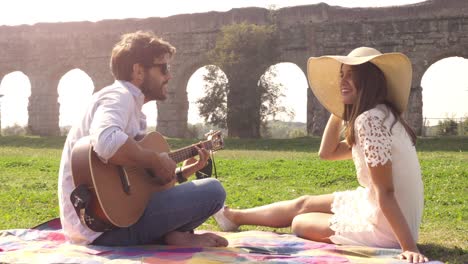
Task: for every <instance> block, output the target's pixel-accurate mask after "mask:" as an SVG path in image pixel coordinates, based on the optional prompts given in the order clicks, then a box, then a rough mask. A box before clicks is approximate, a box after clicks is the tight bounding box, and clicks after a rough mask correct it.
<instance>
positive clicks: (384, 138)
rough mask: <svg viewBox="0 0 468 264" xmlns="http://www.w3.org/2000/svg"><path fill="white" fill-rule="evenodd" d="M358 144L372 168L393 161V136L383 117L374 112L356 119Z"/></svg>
mask: <svg viewBox="0 0 468 264" xmlns="http://www.w3.org/2000/svg"><path fill="white" fill-rule="evenodd" d="M355 128H356V129H355V133H356V143H357V144H359V146H360V147H361V148H362V150H363V152H364V159H365V161H366V163H367V164H369V165H370V166H371V167H376V166H377V165H379V164H380V165H385V164H386V163H387V162H388V161H392V136H391V133H390V131H389V129H388V128H387V127H386V126H385V124H384V118H383V116H381V115H379V114H378V113H376V112H374V111H372V110H371V111H367V112H364V113H362V114H361V115H360V116H359V117H358V118H357V119H356V126H355Z"/></svg>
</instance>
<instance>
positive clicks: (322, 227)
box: [291, 213, 335, 243]
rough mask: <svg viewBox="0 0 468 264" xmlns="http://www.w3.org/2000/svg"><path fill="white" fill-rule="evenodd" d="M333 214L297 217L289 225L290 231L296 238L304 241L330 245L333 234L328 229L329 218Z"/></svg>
mask: <svg viewBox="0 0 468 264" xmlns="http://www.w3.org/2000/svg"><path fill="white" fill-rule="evenodd" d="M332 216H333V214H328V213H306V214H301V215H298V216H296V217H295V218H294V220H293V221H292V224H291V230H292V232H293V233H294V234H296V235H297V236H298V237H302V238H305V239H309V240H313V241H319V242H326V243H332V242H331V241H330V236H332V235H334V234H335V231H333V230H332V229H331V228H330V224H329V223H330V218H331V217H332Z"/></svg>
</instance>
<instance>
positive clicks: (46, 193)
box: [0, 137, 468, 263]
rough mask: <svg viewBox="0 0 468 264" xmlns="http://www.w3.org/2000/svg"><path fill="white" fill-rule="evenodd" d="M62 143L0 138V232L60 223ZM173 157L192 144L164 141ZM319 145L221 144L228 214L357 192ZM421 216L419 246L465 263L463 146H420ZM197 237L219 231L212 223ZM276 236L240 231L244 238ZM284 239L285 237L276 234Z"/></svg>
mask: <svg viewBox="0 0 468 264" xmlns="http://www.w3.org/2000/svg"><path fill="white" fill-rule="evenodd" d="M64 140H65V139H64V138H63V137H56V138H41V137H0V215H1V220H2V221H0V229H10V228H27V227H32V226H35V225H37V224H40V223H41V222H44V221H46V220H48V219H51V218H54V217H57V216H58V202H57V176H58V169H59V163H60V155H61V151H62V146H63V143H64ZM168 141H169V143H170V145H171V146H172V148H173V149H176V148H179V147H183V146H186V145H188V144H191V143H194V142H196V141H194V140H187V139H168ZM319 145H320V139H319V138H298V139H260V140H239V139H226V140H225V146H226V147H225V149H224V150H222V151H219V152H217V153H216V156H215V158H216V167H217V171H218V176H219V177H218V179H219V180H220V181H221V182H222V183H223V185H224V186H225V188H226V191H227V193H228V197H227V203H228V204H229V205H230V206H231V207H236V208H247V207H252V206H256V205H263V204H266V203H270V202H275V201H279V200H284V199H292V198H295V197H297V196H300V195H304V194H323V193H330V192H333V191H338V190H345V189H350V188H355V187H356V186H357V180H356V176H355V170H354V165H353V163H352V162H351V161H340V162H329V161H321V160H319V159H318V157H317V155H316V153H317V150H318V148H319ZM417 148H418V156H419V159H420V162H421V167H422V170H423V181H424V184H425V204H426V207H425V211H424V219H423V223H422V226H421V232H420V233H421V235H420V239H419V241H418V245H419V246H420V248H421V250H422V251H423V252H424V253H425V254H426V255H428V256H429V257H430V258H431V259H439V260H441V261H444V262H447V263H468V235H467V234H468V219H467V215H468V214H467V207H466V202H467V200H468V199H467V198H468V185H467V182H468V181H467V180H468V154H467V151H468V138H456V137H454V138H425V139H419V141H418V145H417ZM201 228H202V229H212V230H216V229H217V227H216V225H215V223H214V221H213V220H212V219H210V220H209V221H208V222H207V223H205V224H204V225H203V226H202V227H201ZM250 229H259V230H275V229H269V228H264V227H242V230H250ZM277 231H279V232H289V229H278V230H277Z"/></svg>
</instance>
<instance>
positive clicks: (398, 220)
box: [369, 161, 428, 263]
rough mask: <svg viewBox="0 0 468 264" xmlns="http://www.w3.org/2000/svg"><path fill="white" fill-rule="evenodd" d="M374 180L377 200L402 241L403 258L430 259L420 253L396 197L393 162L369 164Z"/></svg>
mask: <svg viewBox="0 0 468 264" xmlns="http://www.w3.org/2000/svg"><path fill="white" fill-rule="evenodd" d="M369 169H370V174H371V178H372V182H373V184H374V187H375V191H376V198H377V202H378V204H379V206H380V209H381V210H382V212H383V214H384V216H385V218H386V219H387V221H388V222H389V223H390V226H391V227H392V230H393V233H394V234H395V236H396V237H397V239H398V242H399V243H400V246H401V249H402V250H403V253H401V254H400V256H399V257H400V258H401V259H407V260H408V262H410V263H419V262H425V261H428V259H427V257H425V256H424V255H423V254H421V253H419V250H418V247H417V246H416V241H414V239H413V237H412V236H411V231H410V228H409V226H408V223H407V222H406V219H405V217H404V215H403V213H402V212H401V209H400V206H399V205H398V202H397V200H396V198H395V190H394V187H393V179H392V162H391V161H387V162H386V163H385V165H377V166H375V167H371V166H369Z"/></svg>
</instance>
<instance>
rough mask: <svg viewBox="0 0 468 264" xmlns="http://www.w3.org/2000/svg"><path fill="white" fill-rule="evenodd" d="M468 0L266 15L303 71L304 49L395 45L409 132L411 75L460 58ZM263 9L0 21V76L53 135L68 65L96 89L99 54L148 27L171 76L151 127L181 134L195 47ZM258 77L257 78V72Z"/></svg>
mask: <svg viewBox="0 0 468 264" xmlns="http://www.w3.org/2000/svg"><path fill="white" fill-rule="evenodd" d="M467 14H468V2H466V1H459V0H432V1H427V2H424V3H420V4H414V5H409V6H400V7H387V8H342V7H331V6H328V5H326V4H318V5H309V6H298V7H289V8H283V9H280V10H278V11H277V12H276V21H277V24H278V27H279V29H280V35H281V44H280V45H281V47H280V48H281V50H282V54H281V61H282V62H292V63H295V64H296V65H297V66H299V68H301V69H302V71H303V72H304V74H305V73H306V60H307V58H308V57H310V56H321V55H325V54H347V53H348V52H349V51H351V50H352V49H354V48H356V47H359V46H371V47H375V48H377V49H379V50H380V51H382V52H390V51H400V52H404V53H405V54H407V55H408V56H409V57H410V59H411V60H412V62H413V68H414V72H413V84H412V92H411V97H410V103H409V107H408V110H407V113H406V117H407V118H408V119H409V122H410V124H411V125H412V126H413V128H415V129H416V131H417V132H418V133H419V132H420V130H421V126H422V88H421V78H422V75H423V74H424V72H425V71H426V70H427V68H428V67H429V66H430V65H431V64H432V63H434V62H436V61H437V60H439V59H442V58H445V57H449V56H461V57H468V15H467ZM269 17H270V16H269V12H268V10H266V9H263V8H240V9H232V10H231V11H228V12H209V13H200V14H189V15H176V16H172V17H168V18H148V19H125V20H105V21H101V22H96V23H92V22H72V23H40V24H36V25H34V26H12V27H10V26H1V27H0V78H2V77H3V76H4V75H6V74H8V73H10V72H12V71H17V70H18V71H22V72H23V73H24V74H26V75H27V76H28V77H29V79H30V82H31V97H30V100H29V107H28V110H29V126H30V129H31V131H33V133H35V134H39V135H56V134H58V133H59V128H58V116H59V104H58V103H57V99H58V94H57V87H58V82H59V80H60V78H61V77H62V76H63V75H64V74H65V73H66V72H68V71H69V70H72V69H75V68H79V69H81V70H83V71H85V72H86V73H87V74H88V75H89V76H90V77H91V79H92V80H93V81H94V85H95V87H96V90H98V89H101V88H102V87H104V86H105V85H108V84H110V83H112V81H113V78H112V75H111V74H110V71H109V58H110V51H111V49H112V46H113V44H114V43H115V42H117V40H118V39H119V36H120V35H121V34H123V33H127V32H132V31H136V30H152V31H154V32H155V33H157V34H159V35H161V36H163V38H165V39H167V40H168V41H169V42H171V43H172V44H173V45H174V46H176V47H177V49H178V51H177V55H176V57H175V60H174V62H173V64H172V65H171V66H172V70H173V75H174V78H173V80H172V81H171V83H170V86H169V89H170V94H169V98H168V100H166V101H165V102H158V104H157V107H158V128H157V129H158V130H159V131H160V132H162V133H163V134H165V135H167V136H172V137H183V136H185V135H186V130H187V110H188V101H187V91H186V88H187V83H188V80H189V78H190V77H191V75H192V74H193V73H194V72H195V71H196V70H197V69H198V68H200V67H202V66H205V65H207V59H206V57H205V54H206V52H207V51H209V50H210V49H211V48H213V47H214V44H215V41H216V34H217V33H218V32H219V30H220V28H221V27H222V26H224V25H228V24H231V23H236V22H242V21H247V22H250V23H256V24H266V23H268V21H269ZM259 77H260V76H259ZM307 111H308V115H307V127H308V132H309V133H310V134H314V135H319V134H321V133H322V131H323V128H324V126H325V124H326V120H327V119H328V115H329V114H328V113H327V111H326V110H324V109H323V107H322V106H321V105H320V104H319V103H318V102H317V100H316V99H315V98H314V96H313V94H312V93H310V92H309V93H308V107H307Z"/></svg>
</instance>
